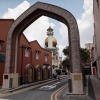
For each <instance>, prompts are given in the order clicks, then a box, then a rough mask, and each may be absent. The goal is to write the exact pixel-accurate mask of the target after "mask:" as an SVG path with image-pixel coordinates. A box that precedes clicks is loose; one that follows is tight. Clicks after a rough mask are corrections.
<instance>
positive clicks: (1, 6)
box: [0, 0, 94, 56]
mask: <svg viewBox="0 0 100 100" xmlns="http://www.w3.org/2000/svg"><path fill="white" fill-rule="evenodd" d="M39 1H41V2H46V3H50V4H53V5H57V6H60V7H62V8H64V9H66V10H68V11H70V12H71V13H72V14H73V15H74V16H75V18H76V20H77V23H78V28H79V34H80V45H81V47H85V44H86V43H92V42H93V32H94V30H93V1H92V0H63V1H62V0H39ZM36 2H37V0H2V1H0V18H3V19H4V18H5V19H8V18H10V19H11V18H13V19H16V18H17V17H18V16H19V15H21V14H22V13H23V12H24V11H25V10H27V9H28V8H29V7H30V6H32V5H33V4H34V3H36ZM49 25H51V27H52V28H53V29H54V37H55V38H56V39H57V43H58V45H57V46H58V47H59V52H60V56H61V55H62V53H61V52H62V50H63V48H65V47H66V46H68V31H67V27H66V26H65V25H64V24H63V23H60V22H59V21H57V20H54V19H52V18H48V17H46V16H42V17H40V18H39V19H37V20H36V21H35V22H34V23H32V24H31V25H30V26H29V27H28V28H27V29H26V30H25V31H24V34H25V36H26V37H27V38H28V40H29V41H33V40H37V41H38V42H39V43H40V45H41V46H42V47H44V41H45V38H46V37H47V34H46V32H47V28H48V27H49Z"/></svg>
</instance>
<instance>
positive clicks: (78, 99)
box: [62, 94, 93, 100]
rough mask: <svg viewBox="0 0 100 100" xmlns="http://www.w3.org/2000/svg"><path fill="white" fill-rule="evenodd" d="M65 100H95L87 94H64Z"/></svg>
mask: <svg viewBox="0 0 100 100" xmlns="http://www.w3.org/2000/svg"><path fill="white" fill-rule="evenodd" d="M62 98H63V100H93V99H92V98H90V97H89V96H87V95H66V94H64V95H62Z"/></svg>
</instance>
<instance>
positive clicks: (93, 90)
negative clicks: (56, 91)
mask: <svg viewBox="0 0 100 100" xmlns="http://www.w3.org/2000/svg"><path fill="white" fill-rule="evenodd" d="M87 82H88V84H87V88H88V89H90V90H88V89H87V90H86V94H83V95H75V94H73V95H72V94H68V88H66V89H64V91H63V92H62V93H61V94H60V95H58V100H100V80H99V79H98V78H96V77H95V76H93V75H91V76H88V81H87Z"/></svg>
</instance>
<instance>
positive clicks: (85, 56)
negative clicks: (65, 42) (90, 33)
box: [62, 47, 90, 69]
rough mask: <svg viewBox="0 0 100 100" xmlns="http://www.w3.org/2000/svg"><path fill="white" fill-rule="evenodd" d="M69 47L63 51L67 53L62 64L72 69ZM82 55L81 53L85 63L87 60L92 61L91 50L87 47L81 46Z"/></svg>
mask: <svg viewBox="0 0 100 100" xmlns="http://www.w3.org/2000/svg"><path fill="white" fill-rule="evenodd" d="M69 52H70V51H69V47H65V48H64V49H63V53H64V55H65V59H64V60H63V61H62V65H63V67H64V68H66V67H67V68H68V69H70V57H69ZM80 55H81V61H82V62H83V63H86V61H90V53H89V50H87V49H85V48H80Z"/></svg>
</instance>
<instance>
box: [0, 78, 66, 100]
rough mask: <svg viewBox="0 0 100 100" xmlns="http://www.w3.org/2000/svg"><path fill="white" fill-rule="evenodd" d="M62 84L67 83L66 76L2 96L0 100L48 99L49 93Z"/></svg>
mask: <svg viewBox="0 0 100 100" xmlns="http://www.w3.org/2000/svg"><path fill="white" fill-rule="evenodd" d="M64 84H67V78H65V79H62V80H60V81H58V80H57V81H56V82H53V83H51V84H46V85H42V86H39V87H37V88H34V89H30V90H27V91H24V92H21V93H18V94H14V95H11V96H7V97H3V98H2V99H1V98H0V100H50V96H51V94H52V93H53V92H54V91H56V90H57V89H58V88H60V87H61V86H63V85H64Z"/></svg>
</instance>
